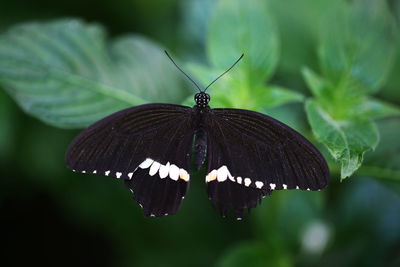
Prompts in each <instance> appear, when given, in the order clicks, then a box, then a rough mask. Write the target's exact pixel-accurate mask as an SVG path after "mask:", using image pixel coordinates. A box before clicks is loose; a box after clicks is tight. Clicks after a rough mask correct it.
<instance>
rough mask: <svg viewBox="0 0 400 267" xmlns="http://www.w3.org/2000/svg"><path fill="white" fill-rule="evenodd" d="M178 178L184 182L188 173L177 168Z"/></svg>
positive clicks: (186, 180)
mask: <svg viewBox="0 0 400 267" xmlns="http://www.w3.org/2000/svg"><path fill="white" fill-rule="evenodd" d="M179 178H181V179H182V180H184V181H185V182H189V174H188V173H187V171H185V170H184V169H179Z"/></svg>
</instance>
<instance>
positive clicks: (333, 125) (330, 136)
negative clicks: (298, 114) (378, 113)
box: [306, 100, 378, 179]
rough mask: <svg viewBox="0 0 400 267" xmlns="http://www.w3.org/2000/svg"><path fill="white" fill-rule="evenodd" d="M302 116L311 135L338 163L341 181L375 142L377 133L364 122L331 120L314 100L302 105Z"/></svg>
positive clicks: (353, 169)
mask: <svg viewBox="0 0 400 267" xmlns="http://www.w3.org/2000/svg"><path fill="white" fill-rule="evenodd" d="M306 113H307V117H308V120H309V122H310V124H311V128H312V130H313V133H314V135H315V136H316V137H317V139H318V140H319V141H321V142H322V143H323V144H325V145H326V146H327V148H328V149H329V152H330V153H331V155H332V156H333V158H335V159H336V160H338V161H339V162H340V163H341V179H345V178H346V177H349V176H350V175H351V174H353V173H354V172H355V171H356V170H357V169H358V168H359V167H360V165H361V162H362V159H363V155H364V153H365V152H366V151H368V150H371V149H374V148H375V147H376V145H377V143H378V130H377V128H376V126H375V124H374V123H373V122H371V121H368V120H361V119H349V120H343V121H336V120H334V119H333V118H332V117H331V116H330V115H329V114H328V113H327V112H326V111H325V110H324V109H323V108H322V107H321V106H320V105H319V104H318V102H317V101H315V100H309V101H307V103H306Z"/></svg>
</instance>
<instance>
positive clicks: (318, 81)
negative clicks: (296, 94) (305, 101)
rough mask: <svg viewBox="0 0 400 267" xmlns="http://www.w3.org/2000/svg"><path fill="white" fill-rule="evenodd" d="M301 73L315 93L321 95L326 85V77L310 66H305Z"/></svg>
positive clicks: (317, 95)
mask: <svg viewBox="0 0 400 267" xmlns="http://www.w3.org/2000/svg"><path fill="white" fill-rule="evenodd" d="M301 73H302V75H303V78H304V80H305V81H306V83H307V86H308V88H309V89H310V90H311V92H312V93H313V95H314V96H316V97H321V96H322V95H323V91H324V89H325V86H326V85H325V81H324V79H323V78H322V77H320V76H318V75H317V74H316V73H315V72H314V71H312V70H311V69H309V68H308V67H303V68H302V70H301Z"/></svg>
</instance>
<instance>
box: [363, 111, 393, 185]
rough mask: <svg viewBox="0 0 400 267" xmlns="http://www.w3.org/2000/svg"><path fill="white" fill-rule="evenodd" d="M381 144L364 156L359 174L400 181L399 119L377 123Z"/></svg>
mask: <svg viewBox="0 0 400 267" xmlns="http://www.w3.org/2000/svg"><path fill="white" fill-rule="evenodd" d="M377 124H378V129H379V134H380V138H381V140H382V142H381V143H380V144H379V146H378V147H377V148H376V149H375V151H374V153H368V154H367V155H366V156H365V162H364V164H363V166H362V167H361V168H360V172H358V173H359V174H364V175H369V176H375V177H377V178H382V179H388V180H397V181H400V154H399V151H400V142H399V131H400V118H399V117H395V118H387V119H384V120H380V121H378V122H377Z"/></svg>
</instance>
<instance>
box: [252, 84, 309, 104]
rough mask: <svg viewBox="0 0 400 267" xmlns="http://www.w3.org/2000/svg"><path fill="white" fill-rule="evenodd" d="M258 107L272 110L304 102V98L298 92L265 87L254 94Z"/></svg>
mask: <svg viewBox="0 0 400 267" xmlns="http://www.w3.org/2000/svg"><path fill="white" fill-rule="evenodd" d="M254 98H255V99H256V100H257V104H256V105H257V106H258V107H265V108H272V107H277V106H281V105H284V104H287V103H293V102H302V101H303V100H304V96H303V95H302V94H300V93H298V92H295V91H292V90H289V89H286V88H283V87H280V86H273V85H270V86H263V87H260V88H258V90H256V91H255V93H254Z"/></svg>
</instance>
